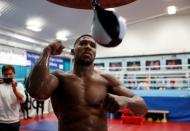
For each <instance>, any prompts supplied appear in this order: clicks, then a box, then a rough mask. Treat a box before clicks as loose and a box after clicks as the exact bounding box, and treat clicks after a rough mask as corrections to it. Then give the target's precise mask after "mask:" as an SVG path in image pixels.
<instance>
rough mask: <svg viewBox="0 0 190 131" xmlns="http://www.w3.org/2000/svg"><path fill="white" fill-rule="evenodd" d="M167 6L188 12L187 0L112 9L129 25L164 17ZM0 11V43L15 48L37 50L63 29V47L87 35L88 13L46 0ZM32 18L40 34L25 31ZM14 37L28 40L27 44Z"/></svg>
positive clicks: (11, 3) (0, 0)
mask: <svg viewBox="0 0 190 131" xmlns="http://www.w3.org/2000/svg"><path fill="white" fill-rule="evenodd" d="M112 1H113V0H112ZM168 5H175V6H177V9H178V12H177V13H185V12H190V0H136V1H135V2H133V3H131V4H128V5H124V6H120V7H117V8H115V10H116V13H117V14H118V15H121V16H123V17H125V18H126V20H127V24H128V25H130V24H133V23H137V22H142V21H145V20H148V19H152V18H155V17H158V16H162V15H166V7H167V6H168ZM0 11H1V16H0V43H1V44H5V45H6V44H8V45H9V46H12V45H11V42H12V43H13V44H14V46H15V47H17V46H18V47H19V48H25V49H29V50H38V51H39V50H40V49H41V47H44V46H45V45H47V44H48V43H49V42H51V41H53V40H55V39H56V32H58V31H60V30H64V29H66V30H69V31H70V32H71V35H70V36H69V37H68V40H67V41H65V42H64V43H65V46H66V47H68V48H71V46H72V43H73V41H74V39H76V38H77V37H78V36H79V35H82V34H85V33H90V27H91V23H92V18H93V11H92V10H84V9H74V8H68V7H63V6H59V5H56V4H53V3H50V2H48V1H46V0H0ZM32 17H38V18H41V19H42V20H43V21H44V23H45V24H44V26H43V30H42V31H41V32H33V31H31V30H28V29H26V26H25V23H26V20H27V19H29V18H32ZM15 35H22V36H27V37H30V41H28V40H21V39H19V38H18V37H15ZM10 41H11V42H10ZM19 43H20V44H19Z"/></svg>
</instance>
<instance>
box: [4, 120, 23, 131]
mask: <svg viewBox="0 0 190 131" xmlns="http://www.w3.org/2000/svg"><path fill="white" fill-rule="evenodd" d="M19 127H20V122H16V123H10V124H7V123H0V131H19Z"/></svg>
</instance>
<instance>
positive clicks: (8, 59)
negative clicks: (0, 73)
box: [0, 45, 27, 65]
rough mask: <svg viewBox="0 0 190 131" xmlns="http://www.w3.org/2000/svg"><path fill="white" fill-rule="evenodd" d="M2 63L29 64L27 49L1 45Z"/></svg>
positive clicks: (0, 55) (0, 59)
mask: <svg viewBox="0 0 190 131" xmlns="http://www.w3.org/2000/svg"><path fill="white" fill-rule="evenodd" d="M0 64H11V65H27V61H26V51H25V50H22V49H18V48H13V47H8V46H3V45H0Z"/></svg>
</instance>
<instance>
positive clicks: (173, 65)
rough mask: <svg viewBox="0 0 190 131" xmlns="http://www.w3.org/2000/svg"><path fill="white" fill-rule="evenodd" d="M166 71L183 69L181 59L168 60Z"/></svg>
mask: <svg viewBox="0 0 190 131" xmlns="http://www.w3.org/2000/svg"><path fill="white" fill-rule="evenodd" d="M166 69H181V59H174V60H166Z"/></svg>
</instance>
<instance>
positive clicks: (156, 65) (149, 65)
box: [146, 60, 160, 70]
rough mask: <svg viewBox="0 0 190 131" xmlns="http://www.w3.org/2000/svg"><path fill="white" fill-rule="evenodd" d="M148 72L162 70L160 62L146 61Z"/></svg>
mask: <svg viewBox="0 0 190 131" xmlns="http://www.w3.org/2000/svg"><path fill="white" fill-rule="evenodd" d="M146 70H160V61H159V60H154V61H146Z"/></svg>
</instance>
